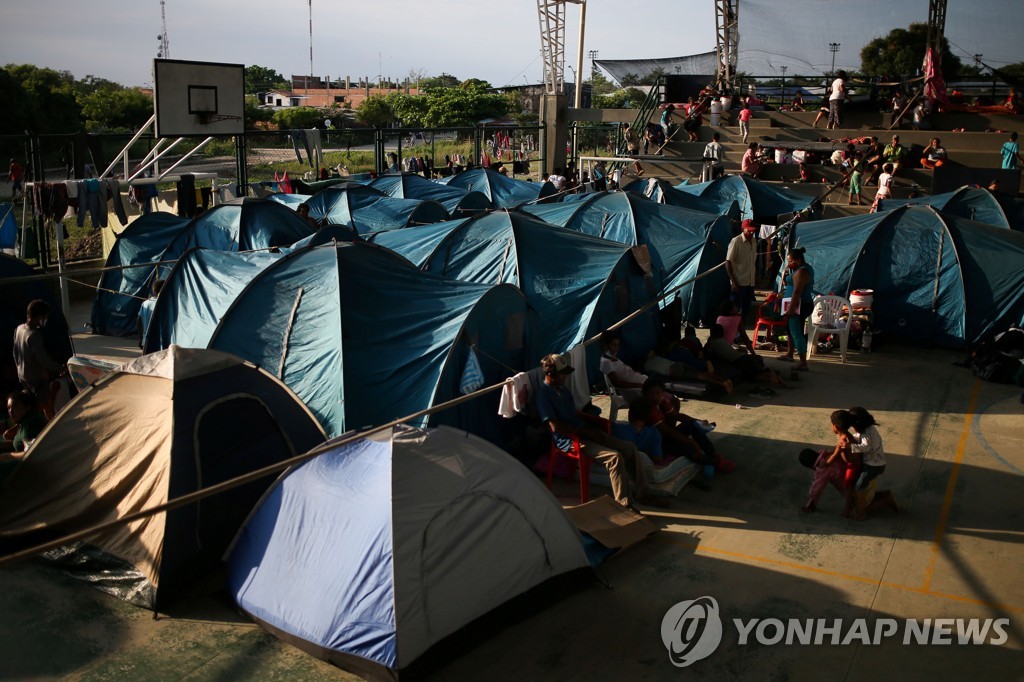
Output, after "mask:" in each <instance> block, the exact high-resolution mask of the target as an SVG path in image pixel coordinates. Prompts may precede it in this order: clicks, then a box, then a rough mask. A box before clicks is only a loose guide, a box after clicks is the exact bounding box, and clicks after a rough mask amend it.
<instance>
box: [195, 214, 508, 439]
mask: <svg viewBox="0 0 1024 682" xmlns="http://www.w3.org/2000/svg"><path fill="white" fill-rule="evenodd" d="M410 229H415V228H410ZM201 286H203V285H202V284H201V283H199V282H197V283H196V287H197V288H201ZM187 317H188V316H187V315H186V319H187ZM525 317H526V301H525V300H524V299H523V296H522V294H521V293H520V292H519V291H518V290H516V289H515V288H514V287H511V286H495V285H493V284H471V283H467V282H456V281H453V280H450V279H447V278H444V277H439V276H436V275H432V274H430V273H425V272H420V271H418V270H416V269H415V268H413V267H412V266H411V264H410V263H409V262H408V261H407V260H405V259H404V258H402V257H400V256H398V255H396V254H394V253H392V252H390V251H388V250H387V249H382V248H380V247H377V246H374V245H372V244H366V243H358V242H357V243H351V244H337V245H334V244H329V245H324V246H317V247H309V248H305V249H299V250H296V251H293V252H291V253H288V254H287V255H285V256H284V257H283V258H281V259H280V260H278V261H276V262H274V263H272V264H270V265H269V266H268V267H266V268H265V269H263V270H262V271H261V272H259V273H258V274H256V276H255V277H254V278H253V279H252V281H251V282H249V283H248V284H247V285H246V287H245V289H244V290H243V291H241V292H240V293H239V294H238V295H237V296H236V297H235V300H234V301H233V302H232V303H231V305H230V307H229V308H228V309H227V310H226V311H225V312H224V314H223V316H222V318H221V320H220V322H219V323H218V325H217V328H216V330H215V331H214V333H213V336H212V338H211V339H210V341H209V347H211V348H217V349H220V350H224V351H227V352H231V353H234V354H236V355H238V356H240V357H243V358H246V359H248V360H250V361H251V362H254V363H256V364H258V365H260V366H261V367H269V368H272V370H273V371H274V372H275V373H276V374H277V375H278V376H279V377H280V378H281V379H282V381H284V383H286V384H287V385H288V386H289V387H291V388H292V390H294V391H295V392H296V394H298V396H299V397H300V398H301V399H302V400H303V401H304V402H305V403H306V404H307V405H308V406H309V408H310V409H311V410H312V411H313V413H314V414H315V415H316V416H317V418H318V419H319V420H320V421H321V423H322V424H324V426H325V428H326V430H327V431H328V432H329V433H331V434H332V435H337V434H340V433H343V432H344V431H346V430H349V429H352V428H363V427H366V426H369V425H375V424H381V423H384V422H387V421H389V420H391V419H395V418H398V417H403V416H406V415H409V414H412V413H414V412H417V411H419V410H422V409H425V408H427V407H430V406H431V405H433V404H436V403H438V402H443V401H445V400H448V399H450V398H454V397H456V396H457V395H459V392H458V385H459V379H460V377H461V372H462V369H463V367H464V366H465V360H466V356H467V354H468V350H469V347H470V346H471V345H474V344H475V345H477V346H478V347H479V348H480V349H481V350H482V351H483V353H486V355H487V356H489V357H491V358H494V359H496V360H497V363H493V362H491V363H483V364H484V375H485V380H486V381H492V382H494V383H496V382H497V381H499V380H501V379H504V378H506V377H507V373H505V370H504V367H499V366H497V365H498V363H500V364H501V365H504V366H509V367H515V368H520V367H522V362H523V358H522V353H523V347H524V343H523V337H524V335H525ZM495 400H496V398H495ZM484 402H486V401H473V407H472V408H466V409H474V410H485V408H484V407H477V406H476V404H477V403H480V404H482V403H484ZM491 412H492V413H494V412H496V405H495V408H494V410H491ZM485 413H486V411H484V412H481V413H480V414H481V415H482V414H485ZM465 414H466V413H464V412H453V411H450V410H449V411H446V412H443V413H441V414H440V415H439V416H438V419H439V420H442V421H443V420H445V419H451V420H460V419H462V417H461V416H459V415H465ZM474 414H477V413H476V412H474ZM477 416H480V415H477ZM445 423H447V422H445Z"/></svg>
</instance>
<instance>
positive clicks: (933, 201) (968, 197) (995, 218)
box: [885, 185, 1010, 228]
mask: <svg viewBox="0 0 1024 682" xmlns="http://www.w3.org/2000/svg"><path fill="white" fill-rule="evenodd" d="M885 203H886V206H888V207H897V206H902V205H912V206H913V205H924V206H931V207H933V208H935V210H937V211H942V212H943V213H948V214H949V215H954V216H957V217H959V218H967V219H968V220H973V221H975V222H978V223H985V224H987V225H994V226H995V227H1005V228H1009V227H1010V221H1009V219H1008V218H1007V217H1006V212H1005V211H1003V207H1002V206H1001V205H1000V204H999V200H998V199H996V197H995V195H994V194H992V192H989V191H988V190H987V189H982V188H980V187H970V186H966V185H965V186H964V187H961V188H960V189H958V190H955V191H953V192H946V193H944V194H934V195H932V196H928V197H918V198H916V199H894V200H892V201H887V202H885Z"/></svg>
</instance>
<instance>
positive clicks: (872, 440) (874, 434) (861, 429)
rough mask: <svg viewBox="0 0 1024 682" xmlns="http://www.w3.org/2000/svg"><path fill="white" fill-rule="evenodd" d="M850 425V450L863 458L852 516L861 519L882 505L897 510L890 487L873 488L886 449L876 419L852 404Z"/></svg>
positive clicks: (883, 465)
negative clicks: (886, 488) (851, 429)
mask: <svg viewBox="0 0 1024 682" xmlns="http://www.w3.org/2000/svg"><path fill="white" fill-rule="evenodd" d="M847 412H848V414H849V419H850V426H851V427H852V428H853V432H852V433H851V434H850V451H851V452H852V453H854V454H857V455H860V457H861V458H862V464H861V470H860V474H859V475H858V477H857V482H856V484H855V486H854V504H855V512H854V516H853V518H855V519H857V520H858V521H863V520H864V519H865V518H866V516H867V512H868V511H870V510H872V509H876V508H878V507H880V506H882V505H886V506H888V507H890V508H891V509H892V510H893V511H899V510H900V508H899V505H898V504H896V497H895V496H894V495H893V494H892V491H889V490H876V485H877V480H878V477H879V476H881V475H882V474H883V473H884V472H885V449H884V448H883V447H882V435H881V434H880V433H879V432H878V422H876V421H875V418H874V417H873V416H872V415H871V413H870V412H868V411H867V410H865V409H864V408H863V407H851V408H850V409H849V410H848V411H847Z"/></svg>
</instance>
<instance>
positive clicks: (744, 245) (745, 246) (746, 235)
mask: <svg viewBox="0 0 1024 682" xmlns="http://www.w3.org/2000/svg"><path fill="white" fill-rule="evenodd" d="M756 230H757V226H756V225H754V221H753V220H744V221H743V231H742V232H741V233H740V235H739V236H738V237H733V239H732V241H730V242H729V248H728V250H727V251H726V252H725V270H726V272H728V273H729V283H730V284H731V286H732V294H731V295H730V297H729V298H730V299H731V300H732V302H733V303H735V304H736V307H737V308H739V311H740V315H741V316H742V317H746V316H747V311H748V310H750V304H752V303H753V302H754V278H755V277H756V275H757V237H755V236H754V233H755V232H756Z"/></svg>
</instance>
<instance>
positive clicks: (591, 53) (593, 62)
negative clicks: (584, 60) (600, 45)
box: [587, 50, 597, 83]
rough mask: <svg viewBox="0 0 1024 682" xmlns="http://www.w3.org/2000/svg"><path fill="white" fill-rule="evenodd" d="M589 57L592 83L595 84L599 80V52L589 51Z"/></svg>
mask: <svg viewBox="0 0 1024 682" xmlns="http://www.w3.org/2000/svg"><path fill="white" fill-rule="evenodd" d="M587 57H589V58H590V82H591V83H593V82H594V79H595V78H597V50H590V51H588V52H587Z"/></svg>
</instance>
